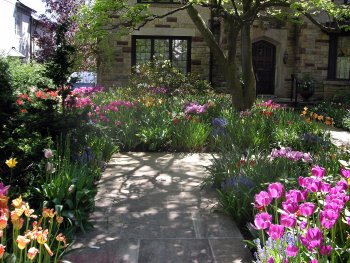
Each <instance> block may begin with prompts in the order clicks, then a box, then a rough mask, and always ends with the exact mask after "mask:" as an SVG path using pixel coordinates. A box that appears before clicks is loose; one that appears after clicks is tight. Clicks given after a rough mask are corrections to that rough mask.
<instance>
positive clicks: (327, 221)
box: [320, 209, 339, 229]
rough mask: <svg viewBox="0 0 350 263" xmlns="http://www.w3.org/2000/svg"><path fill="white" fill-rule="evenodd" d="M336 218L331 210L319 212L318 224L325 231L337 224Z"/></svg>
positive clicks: (335, 214) (336, 214) (335, 213)
mask: <svg viewBox="0 0 350 263" xmlns="http://www.w3.org/2000/svg"><path fill="white" fill-rule="evenodd" d="M338 217H339V214H338V213H337V212H336V211H334V210H332V209H327V210H324V211H320V222H321V225H322V226H323V227H324V228H326V229H331V228H332V227H333V226H334V224H335V223H336V222H337V220H338Z"/></svg>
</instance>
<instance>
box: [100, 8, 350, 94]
mask: <svg viewBox="0 0 350 263" xmlns="http://www.w3.org/2000/svg"><path fill="white" fill-rule="evenodd" d="M174 7H178V5H175V4H173V5H161V4H154V5H151V10H152V11H153V12H154V13H156V14H164V13H166V12H168V11H170V10H172V9H173V8H174ZM200 12H201V14H202V17H203V19H204V20H205V21H206V22H207V23H208V21H209V20H210V13H209V11H208V10H207V9H202V10H200ZM132 35H142V36H147V35H149V36H186V37H191V38H192V42H191V43H192V49H191V71H192V72H194V73H197V74H199V75H200V76H201V77H202V78H203V79H207V80H208V79H209V75H210V74H209V73H210V50H209V48H208V47H207V45H206V43H205V41H204V39H203V37H202V36H201V34H200V32H199V31H198V30H197V29H196V28H195V26H194V25H193V23H192V21H191V19H190V17H189V16H188V15H187V12H186V11H180V12H177V13H175V14H172V15H171V16H168V17H166V18H164V19H156V20H154V21H151V22H149V23H148V24H147V25H146V26H144V27H143V28H142V29H141V30H139V31H134V32H133V33H132V34H131V35H129V36H125V37H122V38H119V39H113V40H112V39H111V41H110V43H109V45H110V46H112V47H113V50H114V52H113V54H112V55H110V56H109V57H108V56H107V58H106V59H100V60H99V67H98V69H99V72H98V73H99V74H98V75H99V83H101V84H102V85H104V86H107V87H110V86H121V85H123V84H125V83H126V82H127V80H128V78H129V76H130V73H131V51H132V43H131V38H132ZM217 37H218V41H219V43H220V45H221V46H222V47H223V48H224V49H225V47H226V45H227V36H226V34H225V27H224V25H221V26H220V28H219V32H218V36H217ZM259 40H265V41H268V42H269V43H272V44H273V45H274V46H275V47H276V67H275V92H274V95H275V96H278V97H284V98H289V97H290V96H291V93H292V90H291V86H292V81H291V80H292V78H291V75H292V74H295V75H296V76H298V78H300V77H302V75H303V74H309V75H311V76H312V77H313V78H315V79H316V81H317V87H316V92H315V95H314V99H318V98H323V97H329V96H331V95H332V94H333V93H334V92H337V91H344V90H346V89H349V90H350V81H331V82H330V81H328V82H327V74H328V53H329V36H328V35H327V34H326V33H324V32H322V31H321V30H320V29H319V28H318V27H316V26H315V25H313V24H312V23H311V22H310V21H308V20H305V21H304V23H303V25H295V24H285V23H273V22H266V21H255V22H254V24H253V27H252V43H254V42H256V41H259ZM237 41H238V42H239V43H238V50H237V56H238V58H239V59H240V37H238V39H237ZM286 54H287V56H288V58H287V60H285V61H284V59H283V58H284V57H285V56H286ZM212 77H213V79H212V80H213V83H215V85H217V86H221V87H223V86H225V80H224V78H223V76H222V74H220V69H219V68H218V65H217V63H216V62H215V59H214V60H213V68H212ZM294 92H295V91H294Z"/></svg>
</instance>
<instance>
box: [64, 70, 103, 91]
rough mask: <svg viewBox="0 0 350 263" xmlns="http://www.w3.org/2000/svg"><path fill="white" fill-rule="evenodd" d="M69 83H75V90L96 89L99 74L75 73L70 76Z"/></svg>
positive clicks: (88, 72)
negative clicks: (83, 88) (82, 88)
mask: <svg viewBox="0 0 350 263" xmlns="http://www.w3.org/2000/svg"><path fill="white" fill-rule="evenodd" d="M75 80H76V81H75ZM69 81H70V82H71V81H72V82H73V88H81V87H95V86H96V83H97V74H96V73H95V72H90V71H81V72H74V73H72V74H71V75H70V78H69Z"/></svg>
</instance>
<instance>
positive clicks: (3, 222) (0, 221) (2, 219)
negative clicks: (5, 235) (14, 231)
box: [0, 215, 8, 230]
mask: <svg viewBox="0 0 350 263" xmlns="http://www.w3.org/2000/svg"><path fill="white" fill-rule="evenodd" d="M7 220H8V218H7V217H6V216H5V215H2V216H0V229H1V230H2V229H4V228H6V226H7Z"/></svg>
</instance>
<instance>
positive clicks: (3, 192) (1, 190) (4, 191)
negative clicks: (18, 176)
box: [0, 183, 10, 196]
mask: <svg viewBox="0 0 350 263" xmlns="http://www.w3.org/2000/svg"><path fill="white" fill-rule="evenodd" d="M9 188H10V185H6V186H5V185H4V184H3V183H0V196H3V195H7V191H8V190H9Z"/></svg>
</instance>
